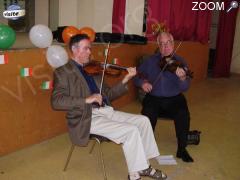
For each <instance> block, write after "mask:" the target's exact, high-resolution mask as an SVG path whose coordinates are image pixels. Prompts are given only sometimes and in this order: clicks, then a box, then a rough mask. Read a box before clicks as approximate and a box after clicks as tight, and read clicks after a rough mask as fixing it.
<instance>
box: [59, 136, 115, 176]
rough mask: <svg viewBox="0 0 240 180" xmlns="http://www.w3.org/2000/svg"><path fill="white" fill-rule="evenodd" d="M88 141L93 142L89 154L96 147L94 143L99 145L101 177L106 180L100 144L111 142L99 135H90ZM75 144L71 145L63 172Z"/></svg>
mask: <svg viewBox="0 0 240 180" xmlns="http://www.w3.org/2000/svg"><path fill="white" fill-rule="evenodd" d="M90 140H93V141H94V142H93V145H92V147H91V148H90V151H89V153H90V154H91V153H92V151H93V149H94V147H95V145H96V142H97V143H98V144H99V154H100V158H101V163H102V171H103V177H104V180H107V175H106V170H105V163H104V159H103V152H102V148H101V143H103V142H111V140H109V139H108V138H106V137H104V136H100V135H96V134H90ZM75 146H77V145H75V144H72V146H71V148H70V151H69V153H68V157H67V161H66V163H65V166H64V169H63V171H66V170H67V166H68V164H69V161H70V159H71V157H72V153H73V150H74V148H75Z"/></svg>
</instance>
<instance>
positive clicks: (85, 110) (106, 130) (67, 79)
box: [51, 34, 166, 179]
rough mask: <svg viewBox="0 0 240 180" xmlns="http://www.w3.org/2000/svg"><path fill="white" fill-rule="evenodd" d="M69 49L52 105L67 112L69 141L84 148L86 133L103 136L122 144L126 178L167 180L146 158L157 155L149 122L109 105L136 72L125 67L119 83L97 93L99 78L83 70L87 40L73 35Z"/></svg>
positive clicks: (56, 75)
mask: <svg viewBox="0 0 240 180" xmlns="http://www.w3.org/2000/svg"><path fill="white" fill-rule="evenodd" d="M69 49H70V51H71V53H72V58H71V60H70V61H69V62H68V63H67V64H65V65H64V66H62V67H59V68H57V69H56V70H55V71H54V88H53V92H52V96H51V102H52V107H53V108H54V109H55V110H64V111H67V114H66V118H67V121H68V128H69V135H70V139H71V141H72V142H73V143H74V144H77V145H80V146H86V145H87V143H88V141H89V134H96V135H100V136H104V137H106V138H108V139H110V140H111V141H113V142H115V143H117V144H121V145H122V148H123V151H124V155H125V158H126V162H127V166H128V171H129V176H128V179H141V175H143V176H149V177H151V178H154V179H166V175H165V174H164V173H162V172H161V171H160V170H157V169H154V168H152V167H151V166H150V164H149V159H151V158H157V157H158V156H159V151H158V147H157V144H156V141H155V139H154V134H153V130H152V127H151V124H150V121H149V119H148V118H147V117H146V116H143V115H135V114H129V113H124V112H120V111H116V110H114V109H113V108H112V107H111V106H110V101H111V100H113V99H116V98H118V97H119V96H121V95H123V94H124V93H126V92H127V89H128V88H127V82H128V81H129V80H130V79H131V78H132V77H133V76H135V74H136V69H135V68H132V67H130V68H127V72H128V73H127V74H126V75H125V77H124V78H123V79H122V81H121V82H119V83H118V84H116V85H115V86H113V87H111V88H110V87H108V86H107V85H106V84H103V89H102V94H100V93H99V92H100V91H99V88H100V81H101V76H100V75H99V76H90V75H88V74H86V72H84V70H83V65H84V64H85V63H88V62H89V58H90V55H91V42H90V40H89V37H88V36H87V35H83V34H78V35H75V36H73V37H72V38H71V40H70V42H69ZM96 104H98V106H96ZM103 104H104V105H103Z"/></svg>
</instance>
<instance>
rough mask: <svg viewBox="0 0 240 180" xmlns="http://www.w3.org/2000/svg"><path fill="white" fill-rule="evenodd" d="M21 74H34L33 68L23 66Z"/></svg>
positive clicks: (26, 75)
mask: <svg viewBox="0 0 240 180" xmlns="http://www.w3.org/2000/svg"><path fill="white" fill-rule="evenodd" d="M20 76H22V77H28V76H32V68H21V69H20Z"/></svg>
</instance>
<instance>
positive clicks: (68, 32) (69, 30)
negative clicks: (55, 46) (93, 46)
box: [62, 26, 80, 44]
mask: <svg viewBox="0 0 240 180" xmlns="http://www.w3.org/2000/svg"><path fill="white" fill-rule="evenodd" d="M76 34H80V32H79V29H78V28H76V27H74V26H68V27H66V28H64V30H63V32H62V38H63V41H64V42H65V43H66V44H67V43H68V42H69V41H70V38H71V37H72V36H74V35H76Z"/></svg>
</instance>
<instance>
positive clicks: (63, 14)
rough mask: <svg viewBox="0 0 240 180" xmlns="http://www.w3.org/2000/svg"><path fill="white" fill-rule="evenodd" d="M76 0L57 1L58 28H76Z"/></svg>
mask: <svg viewBox="0 0 240 180" xmlns="http://www.w3.org/2000/svg"><path fill="white" fill-rule="evenodd" d="M77 8H78V0H68V1H66V0H59V20H58V23H59V26H77V18H78V9H77Z"/></svg>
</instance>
